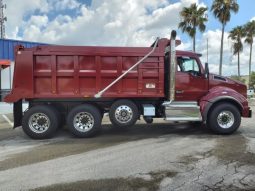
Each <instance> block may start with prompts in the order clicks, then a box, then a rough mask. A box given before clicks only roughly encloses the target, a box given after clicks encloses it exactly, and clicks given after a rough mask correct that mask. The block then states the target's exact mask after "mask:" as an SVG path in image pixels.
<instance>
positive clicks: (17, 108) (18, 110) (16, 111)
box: [13, 100, 23, 128]
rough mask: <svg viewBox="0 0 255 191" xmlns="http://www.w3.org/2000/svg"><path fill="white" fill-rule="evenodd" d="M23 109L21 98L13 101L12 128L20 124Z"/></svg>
mask: <svg viewBox="0 0 255 191" xmlns="http://www.w3.org/2000/svg"><path fill="white" fill-rule="evenodd" d="M22 118H23V109H22V100H19V101H17V102H14V103H13V121H14V124H13V128H16V127H19V126H21V124H22Z"/></svg>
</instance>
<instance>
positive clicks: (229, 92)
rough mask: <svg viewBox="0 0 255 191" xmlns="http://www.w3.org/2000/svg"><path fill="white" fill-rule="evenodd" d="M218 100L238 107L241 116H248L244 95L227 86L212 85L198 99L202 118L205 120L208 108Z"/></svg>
mask: <svg viewBox="0 0 255 191" xmlns="http://www.w3.org/2000/svg"><path fill="white" fill-rule="evenodd" d="M220 101H228V102H231V103H233V104H234V105H236V106H237V107H238V109H239V110H240V112H241V115H242V116H243V117H249V110H250V108H249V106H248V101H247V99H246V97H244V96H243V95H242V94H240V93H239V92H237V91H235V90H233V89H231V88H227V87H222V86H218V87H214V88H212V89H210V90H209V92H208V93H207V94H206V95H205V96H204V97H202V98H201V99H200V102H199V106H200V111H201V114H202V117H203V120H204V121H206V120H207V114H208V112H209V110H210V108H211V107H212V106H213V105H214V104H215V103H218V102H220Z"/></svg>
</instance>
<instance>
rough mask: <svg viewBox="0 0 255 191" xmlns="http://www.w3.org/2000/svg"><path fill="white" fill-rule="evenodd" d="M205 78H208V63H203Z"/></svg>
mask: <svg viewBox="0 0 255 191" xmlns="http://www.w3.org/2000/svg"><path fill="white" fill-rule="evenodd" d="M205 78H209V66H208V63H207V62H206V63H205Z"/></svg>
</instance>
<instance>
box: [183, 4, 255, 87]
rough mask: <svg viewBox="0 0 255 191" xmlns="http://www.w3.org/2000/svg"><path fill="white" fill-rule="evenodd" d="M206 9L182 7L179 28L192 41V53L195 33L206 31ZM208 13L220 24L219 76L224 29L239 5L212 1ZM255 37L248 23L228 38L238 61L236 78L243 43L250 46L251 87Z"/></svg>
mask: <svg viewBox="0 0 255 191" xmlns="http://www.w3.org/2000/svg"><path fill="white" fill-rule="evenodd" d="M207 11H208V8H207V7H198V5H197V4H196V3H194V4H191V6H190V7H184V8H183V9H182V11H181V12H180V16H181V19H182V20H181V22H180V23H179V26H178V27H179V28H180V29H181V30H182V32H183V33H187V34H188V35H189V36H190V37H191V38H192V39H193V51H194V52H195V51H196V33H197V30H199V31H200V32H204V31H205V29H206V22H207V21H208V17H207V14H206V12H207ZM210 11H211V12H212V13H213V15H214V16H215V18H216V19H218V20H219V22H220V23H221V46H220V62H219V74H220V75H222V62H223V46H224V43H223V40H224V34H225V27H226V25H227V23H228V22H229V21H230V19H231V14H232V13H234V14H236V13H238V11H239V5H238V3H237V1H236V0H214V1H213V3H212V6H211V8H210ZM254 36H255V21H250V22H248V23H246V24H245V25H243V26H237V27H235V28H233V29H232V30H231V31H230V33H229V36H228V38H229V39H231V40H232V42H233V55H237V59H238V61H237V62H238V77H239V78H240V53H241V52H242V50H243V42H242V39H243V38H244V42H245V43H247V44H248V45H249V46H250V56H249V85H251V62H252V46H253V38H254Z"/></svg>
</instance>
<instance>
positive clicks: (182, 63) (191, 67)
mask: <svg viewBox="0 0 255 191" xmlns="http://www.w3.org/2000/svg"><path fill="white" fill-rule="evenodd" d="M177 64H178V67H177V70H178V71H180V72H187V73H191V74H194V75H200V68H199V65H198V63H197V61H196V59H194V58H190V57H177Z"/></svg>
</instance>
